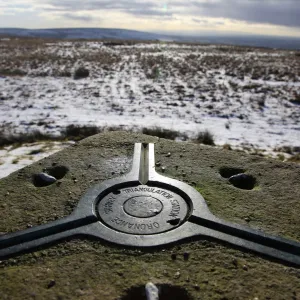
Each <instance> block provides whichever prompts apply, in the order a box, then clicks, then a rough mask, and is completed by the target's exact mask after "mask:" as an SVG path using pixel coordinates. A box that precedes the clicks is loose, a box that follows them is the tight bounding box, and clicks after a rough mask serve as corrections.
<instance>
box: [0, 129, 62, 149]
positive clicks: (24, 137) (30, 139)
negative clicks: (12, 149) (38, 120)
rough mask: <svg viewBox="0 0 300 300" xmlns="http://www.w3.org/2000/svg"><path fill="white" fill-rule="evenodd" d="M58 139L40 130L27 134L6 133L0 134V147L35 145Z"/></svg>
mask: <svg viewBox="0 0 300 300" xmlns="http://www.w3.org/2000/svg"><path fill="white" fill-rule="evenodd" d="M58 139H59V138H58V137H55V136H53V135H51V134H44V133H41V132H40V131H38V130H35V131H33V132H30V133H27V134H24V133H22V134H13V133H4V132H0V146H8V145H12V144H23V143H34V142H37V141H44V140H58Z"/></svg>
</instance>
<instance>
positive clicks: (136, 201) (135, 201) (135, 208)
mask: <svg viewBox="0 0 300 300" xmlns="http://www.w3.org/2000/svg"><path fill="white" fill-rule="evenodd" d="M123 208H124V211H125V212H126V213H127V214H128V215H130V216H133V217H138V218H150V217H154V216H156V215H158V214H159V213H160V212H161V211H162V209H163V204H162V203H161V202H160V201H159V200H158V199H156V198H154V197H151V196H137V197H133V198H130V199H128V200H127V201H126V202H125V203H124V205H123Z"/></svg>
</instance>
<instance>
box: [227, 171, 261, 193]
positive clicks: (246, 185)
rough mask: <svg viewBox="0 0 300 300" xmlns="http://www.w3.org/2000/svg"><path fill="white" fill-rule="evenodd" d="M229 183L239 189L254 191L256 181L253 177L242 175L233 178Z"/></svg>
mask: <svg viewBox="0 0 300 300" xmlns="http://www.w3.org/2000/svg"><path fill="white" fill-rule="evenodd" d="M229 182H230V183H231V184H232V185H233V186H235V187H237V188H239V189H243V190H252V189H253V188H254V187H255V184H256V179H255V178H254V177H253V176H251V175H247V174H244V173H241V174H237V175H233V176H231V177H230V178H229Z"/></svg>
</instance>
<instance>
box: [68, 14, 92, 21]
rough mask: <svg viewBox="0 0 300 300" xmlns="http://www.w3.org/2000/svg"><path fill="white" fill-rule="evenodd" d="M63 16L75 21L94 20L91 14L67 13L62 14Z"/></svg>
mask: <svg viewBox="0 0 300 300" xmlns="http://www.w3.org/2000/svg"><path fill="white" fill-rule="evenodd" d="M62 17H63V18H65V19H70V20H74V21H84V22H92V21H93V17H91V16H83V15H77V14H72V13H65V14H62Z"/></svg>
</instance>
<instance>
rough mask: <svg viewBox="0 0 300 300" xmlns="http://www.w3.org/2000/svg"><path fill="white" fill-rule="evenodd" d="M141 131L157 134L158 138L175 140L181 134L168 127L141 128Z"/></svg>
mask: <svg viewBox="0 0 300 300" xmlns="http://www.w3.org/2000/svg"><path fill="white" fill-rule="evenodd" d="M142 133H144V134H148V135H152V136H157V137H159V138H164V139H168V140H175V139H176V138H179V137H180V136H181V134H180V132H178V131H175V130H170V129H164V128H161V127H154V128H143V129H142Z"/></svg>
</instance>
